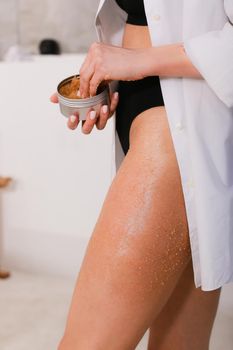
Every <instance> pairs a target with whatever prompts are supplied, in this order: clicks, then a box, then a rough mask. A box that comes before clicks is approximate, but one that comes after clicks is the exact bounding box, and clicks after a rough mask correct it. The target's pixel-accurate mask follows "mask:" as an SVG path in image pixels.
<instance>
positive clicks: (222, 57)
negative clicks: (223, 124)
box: [183, 0, 233, 108]
mask: <svg viewBox="0 0 233 350" xmlns="http://www.w3.org/2000/svg"><path fill="white" fill-rule="evenodd" d="M224 8H225V11H226V15H227V17H228V21H227V22H226V23H225V25H224V26H223V28H222V29H221V30H215V31H209V32H206V33H204V34H202V35H199V36H195V37H193V38H190V39H187V40H185V41H184V42H183V46H184V49H185V52H186V54H187V55H188V57H189V59H190V60H191V61H192V63H193V65H194V66H195V67H196V68H197V69H198V71H199V72H200V73H201V75H202V76H203V78H204V79H205V80H206V82H207V84H208V85H209V86H210V87H211V89H212V90H213V91H214V92H215V94H216V95H217V96H218V97H219V98H220V100H221V101H222V102H223V103H224V104H225V105H226V106H227V107H230V108H231V107H233V0H225V1H224Z"/></svg>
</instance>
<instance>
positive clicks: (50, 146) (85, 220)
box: [0, 0, 233, 350]
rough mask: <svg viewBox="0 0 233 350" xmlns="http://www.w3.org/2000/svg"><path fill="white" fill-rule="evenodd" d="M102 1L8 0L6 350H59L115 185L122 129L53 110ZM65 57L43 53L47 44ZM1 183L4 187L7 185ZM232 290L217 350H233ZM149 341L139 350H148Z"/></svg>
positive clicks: (1, 127) (2, 53) (0, 323)
mask: <svg viewBox="0 0 233 350" xmlns="http://www.w3.org/2000/svg"><path fill="white" fill-rule="evenodd" d="M98 2H99V1H98V0H85V1H81V0H39V1H38V0H0V78H1V84H0V111H1V113H0V180H1V179H4V178H6V177H8V176H9V177H11V178H12V181H11V182H10V183H9V184H8V186H6V187H1V186H0V276H1V274H2V276H3V277H4V276H5V277H7V276H8V273H10V276H9V277H8V278H4V279H3V278H2V279H1V278H0V349H1V350H25V349H33V350H42V349H43V350H51V349H54V350H55V349H56V348H57V344H58V341H59V340H60V338H61V336H62V332H63V330H64V326H65V320H66V315H67V312H68V308H69V303H70V298H71V295H72V292H73V287H74V284H75V280H76V276H77V274H78V271H79V268H80V265H81V262H82V259H83V256H84V253H85V249H86V246H87V243H88V241H89V238H90V236H91V234H92V230H93V228H94V225H95V222H96V219H97V217H98V215H99V212H100V209H101V205H102V203H103V200H104V198H105V194H106V192H107V190H108V188H109V185H110V183H111V176H112V173H111V161H112V160H111V147H112V140H113V130H114V129H113V123H112V120H111V118H110V120H109V121H108V123H107V125H106V127H105V129H104V130H101V131H99V130H97V129H95V128H94V129H93V131H92V132H91V134H89V135H84V134H83V133H81V131H80V126H79V127H78V129H77V130H76V131H75V132H72V131H70V130H68V128H67V127H66V120H65V117H63V116H62V115H61V114H60V112H59V109H58V106H57V105H53V104H52V103H50V101H49V97H50V95H51V94H52V93H53V92H54V91H55V90H56V86H57V84H58V82H59V81H60V80H62V79H63V78H64V77H67V76H69V75H72V74H75V73H76V72H78V70H79V67H80V65H81V63H82V62H83V59H84V57H85V54H86V51H87V49H88V47H89V45H90V44H91V42H92V41H93V40H96V35H95V30H94V26H93V22H94V16H95V12H96V10H97V6H98ZM46 38H50V39H55V40H57V42H58V43H59V45H60V48H61V54H60V55H54V54H44V55H40V54H39V43H40V41H41V40H42V39H46ZM0 182H1V181H0ZM232 292H233V284H229V285H226V286H224V288H223V291H222V294H221V299H220V305H219V309H218V314H217V318H216V321H215V325H214V329H213V334H212V337H211V347H210V350H222V349H224V350H232V348H233V333H232V328H233V299H232V295H233V294H232ZM147 338H148V333H147V332H146V333H145V335H144V337H143V339H142V340H141V342H140V344H139V345H138V347H137V350H145V349H146V343H147Z"/></svg>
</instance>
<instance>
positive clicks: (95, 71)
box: [79, 42, 147, 98]
mask: <svg viewBox="0 0 233 350" xmlns="http://www.w3.org/2000/svg"><path fill="white" fill-rule="evenodd" d="M146 66H147V54H146V50H145V49H126V48H122V47H118V46H113V45H107V44H103V43H98V42H95V43H93V44H92V45H91V47H90V49H89V51H88V54H87V56H86V58H85V60H84V62H83V64H82V66H81V69H80V89H79V90H80V94H81V97H82V98H86V97H88V96H89V95H91V96H94V95H95V94H96V90H97V87H98V85H99V84H100V83H101V82H102V81H112V80H138V79H142V78H143V77H145V76H146V74H145V68H146Z"/></svg>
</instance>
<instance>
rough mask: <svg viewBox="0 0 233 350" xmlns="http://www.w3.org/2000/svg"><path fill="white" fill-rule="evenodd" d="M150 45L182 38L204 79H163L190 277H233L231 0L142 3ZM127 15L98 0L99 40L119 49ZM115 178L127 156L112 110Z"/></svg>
mask: <svg viewBox="0 0 233 350" xmlns="http://www.w3.org/2000/svg"><path fill="white" fill-rule="evenodd" d="M144 4H145V11H146V16H147V21H148V26H149V30H150V35H151V40H152V45H153V46H159V45H166V44H172V43H178V42H183V43H184V48H185V51H186V53H187V55H188V56H189V58H190V60H191V61H192V63H193V64H194V65H195V66H196V68H197V69H198V70H199V71H200V73H201V74H202V76H203V77H204V79H194V78H162V77H161V78H160V82H161V89H162V93H163V98H164V103H165V108H166V111H167V116H168V122H169V127H170V131H171V135H172V140H173V143H174V148H175V151H176V156H177V161H178V165H179V169H180V175H181V181H182V188H183V193H184V199H185V206H186V213H187V219H188V225H189V235H190V244H191V252H192V261H193V270H194V282H195V286H196V287H201V289H202V290H206V291H208V290H213V289H217V288H219V287H221V286H222V285H224V284H225V283H229V282H233V26H232V22H233V0H225V1H224V0H205V1H204V3H203V0H188V1H183V0H176V1H172V0H144ZM126 17H127V14H126V12H125V11H123V10H122V9H120V8H119V7H118V5H117V4H116V2H115V1H114V0H105V1H104V0H102V1H100V5H99V9H98V12H97V15H96V22H95V24H96V30H97V35H98V39H99V40H100V41H103V42H106V43H111V44H113V45H118V46H121V42H122V35H123V30H124V24H125V21H126ZM112 118H113V123H112V125H113V129H112V132H113V134H112V135H113V138H112V140H113V141H112V175H113V176H114V175H115V173H116V171H117V170H118V168H119V166H120V164H121V161H122V160H123V158H124V153H123V151H122V148H121V145H120V142H119V138H118V135H117V132H116V127H115V114H114V115H113V117H112Z"/></svg>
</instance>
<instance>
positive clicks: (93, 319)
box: [52, 25, 220, 350]
mask: <svg viewBox="0 0 233 350" xmlns="http://www.w3.org/2000/svg"><path fill="white" fill-rule="evenodd" d="M149 45H151V43H150V38H149V33H148V30H147V28H145V27H138V26H132V25H126V28H125V35H124V39H123V47H128V48H130V47H132V48H134V47H135V48H137V47H139V48H140V47H143V46H146V47H149ZM52 101H53V102H57V101H56V97H55V96H53V97H52ZM88 122H89V123H90V121H88ZM85 123H87V122H85ZM77 125H78V120H74V121H73V122H72V121H71V120H69V122H68V127H69V128H70V129H73V130H74V129H75V128H76V127H77ZM86 125H87V128H88V124H86ZM91 128H93V125H92V126H91ZM86 131H87V133H88V129H86ZM219 294H220V289H218V290H215V291H211V292H204V291H201V290H200V288H195V286H194V282H193V271H192V261H191V250H190V242H189V234H188V225H187V217H186V211H185V206H184V198H183V192H182V186H181V180H180V173H179V168H178V164H177V160H176V156H175V151H174V147H173V143H172V139H171V134H170V130H169V126H168V122H167V115H166V110H165V108H164V107H155V108H151V109H149V110H147V111H145V112H143V113H141V114H140V115H138V116H137V117H136V118H135V119H134V121H133V123H132V125H131V129H130V149H129V152H128V153H127V155H126V156H125V158H124V160H123V161H122V164H121V166H120V168H119V170H118V172H117V174H116V176H115V178H114V180H113V182H112V184H111V186H110V188H109V190H108V193H107V195H106V198H105V200H104V203H103V206H102V209H101V212H100V215H99V218H98V220H97V223H96V225H95V227H94V230H93V233H92V236H91V239H90V241H89V244H88V247H87V250H86V254H85V257H84V260H83V263H82V266H81V269H80V271H79V275H78V279H77V283H76V287H75V290H74V294H73V298H72V303H71V307H70V311H69V315H68V320H67V325H66V329H65V333H64V336H63V338H62V340H61V342H60V345H59V350H86V349H89V350H105V349H108V350H134V349H135V347H136V346H137V344H138V343H139V341H140V340H141V338H142V336H143V335H144V333H145V332H146V330H147V329H148V328H149V330H150V338H149V344H148V350H170V349H171V346H172V349H173V350H178V349H179V350H207V349H208V343H209V337H210V332H211V329H212V324H213V321H214V318H215V314H216V310H217V305H218V300H219Z"/></svg>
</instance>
